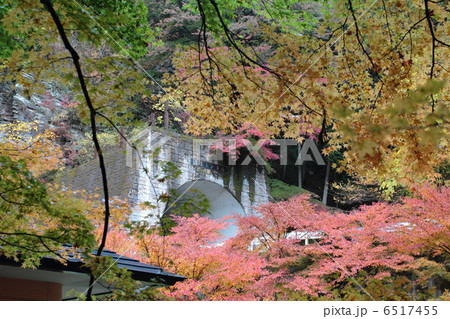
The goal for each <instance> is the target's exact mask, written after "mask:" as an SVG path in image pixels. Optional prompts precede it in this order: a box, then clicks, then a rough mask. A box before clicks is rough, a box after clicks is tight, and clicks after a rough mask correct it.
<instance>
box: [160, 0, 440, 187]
mask: <svg viewBox="0 0 450 319" xmlns="http://www.w3.org/2000/svg"><path fill="white" fill-rule="evenodd" d="M205 3H206V4H205ZM201 4H204V5H205V7H208V8H209V9H208V10H209V11H207V12H208V13H206V10H205V14H206V15H208V14H209V15H212V12H215V13H216V14H217V15H218V14H220V13H221V14H222V16H223V17H225V16H227V15H228V14H230V15H231V16H232V13H231V12H232V10H233V8H234V7H233V6H239V5H240V3H239V4H238V3H234V2H232V4H230V5H229V6H227V5H224V4H223V3H219V2H217V3H216V2H215V1H205V2H203V1H202V2H201ZM199 5H200V4H199ZM244 6H245V5H244ZM446 10H448V3H446V2H438V3H433V2H430V1H428V0H423V1H422V0H420V1H419V0H417V1H411V2H408V3H401V2H389V3H387V2H385V1H377V2H374V3H372V2H368V1H351V0H345V1H344V0H342V1H336V2H335V6H334V8H333V9H329V11H328V12H331V13H332V15H333V17H334V18H333V19H329V20H327V21H323V20H320V19H319V20H320V21H317V20H316V21H313V22H310V26H312V28H313V29H314V31H308V30H307V29H305V28H304V27H303V31H302V32H301V33H300V32H294V31H293V30H292V29H291V30H286V28H285V27H286V26H285V24H284V22H285V21H286V20H288V18H287V19H280V20H279V21H277V19H274V20H275V21H270V22H268V23H267V24H264V23H260V24H257V25H255V26H254V32H259V33H261V32H262V34H263V36H264V46H262V45H261V46H259V47H251V46H248V45H245V43H246V39H245V37H240V34H236V33H233V32H231V31H230V30H229V28H228V23H227V21H225V20H220V21H217V19H216V20H214V18H210V19H211V20H208V16H206V18H203V20H205V19H206V22H205V25H204V28H207V27H208V23H211V24H213V25H214V26H213V27H210V29H211V30H212V31H213V32H215V33H218V34H220V35H221V36H222V37H223V38H224V39H223V40H221V39H220V38H218V37H216V38H212V37H207V36H206V35H204V37H203V38H202V40H203V42H202V45H201V46H198V47H194V46H191V47H188V48H187V49H186V48H183V50H182V51H180V52H179V53H178V55H177V57H176V58H175V59H174V66H175V67H176V72H174V74H173V76H171V78H170V79H169V81H168V82H167V84H168V85H175V86H176V87H177V90H180V89H181V90H183V91H184V93H185V99H184V103H185V106H186V111H187V112H188V113H189V114H190V115H191V118H190V119H189V120H188V122H187V124H186V130H187V131H188V132H190V133H193V134H201V135H207V134H211V133H214V132H215V130H222V131H224V132H226V133H232V134H237V133H238V132H239V130H240V129H241V126H242V125H243V124H244V123H252V125H255V126H257V127H258V128H259V129H260V130H261V131H264V132H266V131H267V132H270V133H271V134H272V136H280V135H282V136H284V137H285V138H296V139H301V138H302V137H301V136H302V135H303V136H304V135H310V134H315V135H316V136H317V137H319V139H320V140H321V142H328V144H327V145H326V148H325V150H324V151H323V152H324V154H325V155H327V154H329V153H330V152H333V151H335V150H338V149H340V150H342V151H343V154H344V159H343V160H342V161H341V165H340V167H339V168H338V169H339V170H347V171H348V172H350V173H357V174H359V175H361V176H363V177H364V178H367V179H371V180H375V181H376V182H379V183H380V184H381V183H384V185H385V186H389V185H411V184H413V183H415V182H418V181H423V180H429V179H433V178H435V177H436V174H435V171H434V169H435V167H436V166H437V165H438V164H439V163H441V162H442V161H443V160H445V159H448V151H447V144H448V125H449V123H448V107H447V106H446V103H447V102H448V93H447V91H448V90H446V89H445V87H446V85H447V84H446V82H445V81H444V80H445V79H446V73H447V71H446V70H447V69H448V60H449V59H448V52H449V50H448V46H449V45H448V43H447V42H445V38H446V26H445V18H444V16H445V13H446ZM294 12H295V11H294ZM305 12H308V10H305ZM369 16H370V18H368V17H369ZM219 19H220V18H219ZM224 19H225V18H224ZM208 21H209V22H208ZM291 21H292V20H291ZM277 22H278V23H279V25H281V26H282V27H284V29H283V28H282V30H284V31H281V32H280V30H279V29H277V26H276V23H277ZM274 24H275V26H274ZM298 27H299V26H298ZM247 32H248V30H247ZM386 35H388V36H386ZM186 61H188V62H190V64H186ZM211 118H214V121H211Z"/></svg>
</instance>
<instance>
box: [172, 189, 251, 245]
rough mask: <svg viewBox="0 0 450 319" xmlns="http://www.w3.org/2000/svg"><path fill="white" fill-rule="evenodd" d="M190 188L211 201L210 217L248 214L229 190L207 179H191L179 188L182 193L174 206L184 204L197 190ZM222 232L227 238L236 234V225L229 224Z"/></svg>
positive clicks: (178, 191) (218, 217)
mask: <svg viewBox="0 0 450 319" xmlns="http://www.w3.org/2000/svg"><path fill="white" fill-rule="evenodd" d="M190 190H194V191H196V192H199V193H201V194H202V195H204V197H205V198H206V199H207V200H208V201H209V206H210V207H209V209H208V212H209V214H208V217H209V218H210V219H213V220H214V219H220V218H223V217H226V216H231V215H233V214H235V213H237V214H239V215H241V216H246V214H245V210H244V208H243V207H242V205H241V203H239V201H238V200H237V199H236V198H235V197H234V195H233V194H232V193H231V192H230V191H229V190H227V189H226V188H224V187H223V186H221V185H219V184H217V183H214V182H211V181H207V180H197V181H191V182H187V183H185V184H183V185H182V186H180V187H179V188H178V189H177V193H178V194H182V195H181V196H180V197H179V199H178V200H177V203H176V204H175V205H174V206H175V207H173V208H176V207H177V206H178V205H182V204H183V202H185V201H187V200H189V196H192V194H195V192H189V191H190ZM171 211H173V209H170V210H168V211H167V212H166V214H171ZM193 213H196V211H195V210H194V211H193ZM230 222H232V220H230ZM221 234H222V235H223V236H225V238H230V237H233V236H235V235H236V234H237V227H236V225H232V224H230V225H228V227H227V228H225V229H223V230H222V231H221Z"/></svg>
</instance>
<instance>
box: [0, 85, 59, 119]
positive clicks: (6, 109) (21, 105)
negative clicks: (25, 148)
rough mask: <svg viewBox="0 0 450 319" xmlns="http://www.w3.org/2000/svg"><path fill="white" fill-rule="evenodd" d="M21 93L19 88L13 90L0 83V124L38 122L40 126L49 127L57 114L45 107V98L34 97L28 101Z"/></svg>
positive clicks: (9, 86)
mask: <svg viewBox="0 0 450 319" xmlns="http://www.w3.org/2000/svg"><path fill="white" fill-rule="evenodd" d="M20 91H21V90H20V89H19V88H14V89H13V88H11V85H9V84H7V83H0V124H4V123H12V122H16V121H23V122H31V121H38V122H39V123H40V125H43V126H46V125H49V124H50V123H51V121H52V118H53V117H54V115H55V114H54V111H52V110H51V109H50V108H48V107H46V106H44V104H43V101H44V100H45V98H44V97H42V96H39V95H33V96H31V98H30V99H27V98H25V97H24V96H22V95H21V94H20Z"/></svg>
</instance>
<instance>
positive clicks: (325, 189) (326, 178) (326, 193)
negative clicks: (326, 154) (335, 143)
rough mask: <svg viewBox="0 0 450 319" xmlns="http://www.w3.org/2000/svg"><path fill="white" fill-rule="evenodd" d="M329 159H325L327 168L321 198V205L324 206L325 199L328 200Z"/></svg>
mask: <svg viewBox="0 0 450 319" xmlns="http://www.w3.org/2000/svg"><path fill="white" fill-rule="evenodd" d="M330 166H331V163H330V159H329V158H327V168H326V172H325V183H324V185H323V197H322V203H323V204H324V205H326V204H327V198H328V183H329V179H330Z"/></svg>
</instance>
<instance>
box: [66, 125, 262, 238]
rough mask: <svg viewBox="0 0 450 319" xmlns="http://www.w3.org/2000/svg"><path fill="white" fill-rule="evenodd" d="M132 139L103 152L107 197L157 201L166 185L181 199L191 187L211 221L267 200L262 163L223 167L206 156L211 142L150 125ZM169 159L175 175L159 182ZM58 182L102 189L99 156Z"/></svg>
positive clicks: (135, 201)
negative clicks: (201, 198)
mask: <svg viewBox="0 0 450 319" xmlns="http://www.w3.org/2000/svg"><path fill="white" fill-rule="evenodd" d="M131 141H132V143H133V145H136V149H133V148H132V147H130V146H123V147H117V148H116V149H113V150H108V151H107V152H105V156H104V157H105V163H106V170H107V174H108V183H109V187H108V188H109V193H110V196H119V197H121V198H125V199H127V200H128V201H129V202H130V203H131V205H133V206H136V205H139V204H140V203H143V202H149V203H152V204H154V205H156V199H157V198H158V196H159V195H160V194H163V193H167V192H168V191H169V190H170V189H175V190H178V194H181V198H182V196H184V194H186V192H187V191H188V190H194V189H195V190H196V191H199V192H201V193H203V194H204V195H205V197H206V198H207V199H208V200H209V203H210V209H209V212H210V216H211V218H212V219H218V218H222V217H224V216H227V215H231V214H233V213H238V214H240V215H250V214H253V213H254V208H253V207H254V206H257V205H259V204H263V203H267V202H268V201H269V190H268V185H267V181H266V175H265V171H264V167H262V168H258V167H256V166H255V165H249V166H224V165H221V164H220V162H219V161H218V160H217V159H215V158H214V157H212V156H211V155H210V151H209V149H210V146H211V141H208V140H205V139H195V138H192V137H189V136H185V135H181V134H176V133H173V132H169V131H167V130H161V129H158V128H154V127H151V128H148V129H145V130H144V131H143V132H142V133H140V134H139V135H138V136H135V137H133V138H132V140H131ZM167 162H170V163H172V164H173V165H174V166H176V167H177V168H178V169H179V175H178V176H177V177H176V178H168V179H165V180H162V179H161V176H162V175H163V167H164V164H165V163H167ZM60 182H62V183H64V184H65V185H67V186H70V187H71V188H72V189H74V190H86V191H88V192H101V189H102V184H101V174H100V169H99V167H98V160H96V159H94V160H92V161H90V162H88V163H85V164H82V165H80V166H79V167H76V168H74V169H72V170H70V171H68V172H67V173H66V174H65V175H64V176H63V177H62V178H61V179H60ZM159 206H161V205H159ZM165 209H166V207H158V209H157V210H158V211H159V212H158V214H159V215H162V214H163V213H164V212H165ZM147 215H148V211H142V210H136V211H135V213H133V215H132V219H134V220H142V219H144V218H145V216H147ZM234 232H235V229H234V228H233V227H232V226H230V227H229V228H228V229H227V230H225V231H224V232H223V234H224V235H226V236H231V235H233V233H234Z"/></svg>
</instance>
